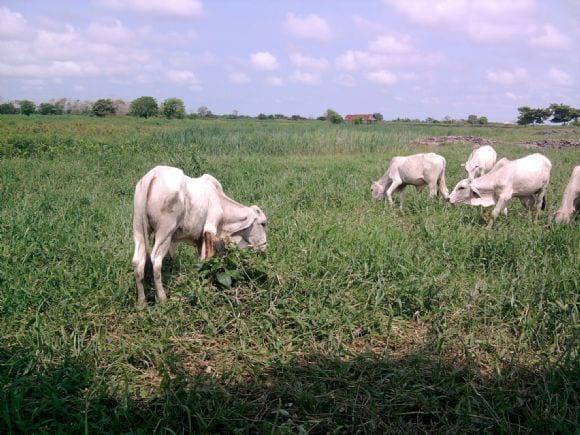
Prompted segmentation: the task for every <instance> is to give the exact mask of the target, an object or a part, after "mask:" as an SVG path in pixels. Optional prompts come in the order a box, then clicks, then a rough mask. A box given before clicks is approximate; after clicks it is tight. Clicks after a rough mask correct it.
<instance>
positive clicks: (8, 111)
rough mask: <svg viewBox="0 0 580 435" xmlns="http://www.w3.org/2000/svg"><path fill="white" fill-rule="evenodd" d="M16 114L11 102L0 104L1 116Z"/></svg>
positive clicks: (16, 111)
mask: <svg viewBox="0 0 580 435" xmlns="http://www.w3.org/2000/svg"><path fill="white" fill-rule="evenodd" d="M17 113H18V108H17V107H16V106H15V105H14V103H12V102H8V103H2V104H0V114H1V115H16V114H17Z"/></svg>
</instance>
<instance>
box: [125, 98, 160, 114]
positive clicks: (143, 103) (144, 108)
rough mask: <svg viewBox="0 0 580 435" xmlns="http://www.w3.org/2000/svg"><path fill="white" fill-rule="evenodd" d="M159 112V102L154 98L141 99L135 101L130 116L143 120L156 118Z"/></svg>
mask: <svg viewBox="0 0 580 435" xmlns="http://www.w3.org/2000/svg"><path fill="white" fill-rule="evenodd" d="M158 112H159V107H158V106H157V101H156V100H155V98H153V97H139V98H137V99H136V100H133V102H132V103H131V107H130V109H129V114H130V115H133V116H139V117H141V118H149V117H150V116H155V115H157V113H158Z"/></svg>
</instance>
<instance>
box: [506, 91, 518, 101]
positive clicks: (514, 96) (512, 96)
mask: <svg viewBox="0 0 580 435" xmlns="http://www.w3.org/2000/svg"><path fill="white" fill-rule="evenodd" d="M504 95H505V97H506V98H509V99H510V100H517V99H518V96H517V95H516V94H514V93H513V92H506V93H505V94H504Z"/></svg>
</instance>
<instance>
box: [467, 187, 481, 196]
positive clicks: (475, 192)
mask: <svg viewBox="0 0 580 435" xmlns="http://www.w3.org/2000/svg"><path fill="white" fill-rule="evenodd" d="M469 188H470V189H471V191H472V192H473V194H474V195H475V196H477V197H478V198H481V193H480V192H479V189H478V188H477V187H475V186H473V185H471V186H469Z"/></svg>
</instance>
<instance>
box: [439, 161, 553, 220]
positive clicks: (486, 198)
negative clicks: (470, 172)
mask: <svg viewBox="0 0 580 435" xmlns="http://www.w3.org/2000/svg"><path fill="white" fill-rule="evenodd" d="M551 170H552V163H550V160H548V158H547V157H545V156H543V155H542V154H531V155H529V156H526V157H523V158H521V159H517V160H508V159H501V160H500V161H499V162H498V163H497V164H496V165H495V166H494V168H493V169H492V170H491V172H489V173H487V174H485V175H482V176H481V177H478V178H475V179H473V180H469V179H465V180H461V181H460V182H459V183H457V186H455V189H453V192H451V195H450V196H449V202H451V203H452V204H456V203H466V204H470V205H480V206H483V207H489V206H492V205H495V208H494V209H493V211H492V213H491V220H490V221H489V224H488V228H491V227H492V226H493V223H494V221H495V220H496V219H497V217H498V216H499V214H500V213H501V212H502V211H505V209H506V206H507V202H508V201H509V200H510V199H511V198H512V197H516V198H520V200H521V201H522V203H523V204H524V206H526V207H527V208H528V209H530V210H531V209H535V212H536V215H537V214H538V213H539V211H540V208H541V209H543V208H544V207H545V196H546V190H547V189H548V183H549V182H550V171H551Z"/></svg>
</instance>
